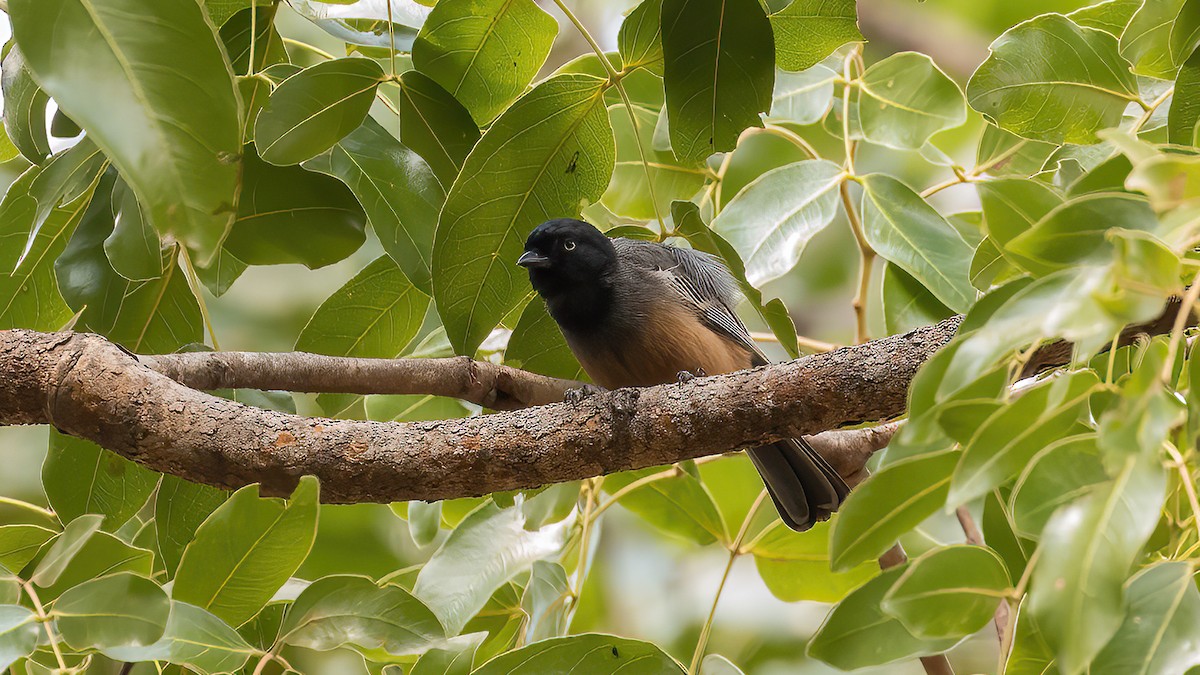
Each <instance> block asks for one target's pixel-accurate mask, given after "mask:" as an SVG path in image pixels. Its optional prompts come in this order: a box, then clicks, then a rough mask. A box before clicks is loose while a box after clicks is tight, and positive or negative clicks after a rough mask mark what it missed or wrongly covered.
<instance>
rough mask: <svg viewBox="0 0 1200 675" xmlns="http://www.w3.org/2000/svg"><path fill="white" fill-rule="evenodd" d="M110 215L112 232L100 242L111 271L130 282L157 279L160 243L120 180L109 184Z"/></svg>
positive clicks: (130, 191)
mask: <svg viewBox="0 0 1200 675" xmlns="http://www.w3.org/2000/svg"><path fill="white" fill-rule="evenodd" d="M112 212H113V231H112V234H110V235H108V238H106V239H105V240H104V253H105V255H107V256H108V262H109V264H110V265H112V267H113V270H115V271H116V273H117V274H120V275H121V276H122V277H125V278H126V279H129V280H130V281H149V280H150V279H157V278H159V277H161V276H162V275H163V251H162V248H163V247H162V241H161V240H159V238H158V233H157V232H155V231H154V228H153V227H150V221H148V220H146V218H145V214H143V213H142V205H141V204H139V203H138V200H137V197H136V196H134V194H133V190H130V189H129V186H127V185H126V184H125V182H124V181H121V180H118V181H117V182H116V183H115V184H114V185H113V196H112Z"/></svg>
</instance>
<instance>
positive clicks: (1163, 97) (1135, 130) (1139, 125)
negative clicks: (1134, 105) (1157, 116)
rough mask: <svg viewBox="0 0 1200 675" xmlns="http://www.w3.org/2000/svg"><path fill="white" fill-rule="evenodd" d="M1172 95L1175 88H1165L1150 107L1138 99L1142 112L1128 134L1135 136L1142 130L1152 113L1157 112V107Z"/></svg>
mask: <svg viewBox="0 0 1200 675" xmlns="http://www.w3.org/2000/svg"><path fill="white" fill-rule="evenodd" d="M1174 93H1175V86H1174V85H1172V86H1170V87H1167V90H1166V91H1164V92H1163V93H1161V94H1159V95H1158V98H1156V99H1154V101H1152V102H1151V103H1150V105H1146V104H1145V103H1143V102H1142V101H1141V99H1138V103H1139V104H1141V106H1142V110H1143V112H1142V116H1141V117H1139V118H1138V121H1137V122H1135V123H1134V125H1133V127H1132V128H1130V132H1132V133H1133V135H1135V136H1136V135H1137V134H1138V132H1139V131H1141V130H1142V127H1144V126H1146V122H1149V121H1150V118H1151V117H1153V116H1154V111H1156V110H1158V108H1159V106H1161V105H1162V104H1163V103H1166V101H1167V99H1168V98H1171V95H1172V94H1174Z"/></svg>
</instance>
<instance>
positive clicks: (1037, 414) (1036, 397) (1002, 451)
mask: <svg viewBox="0 0 1200 675" xmlns="http://www.w3.org/2000/svg"><path fill="white" fill-rule="evenodd" d="M1099 383H1100V380H1099V378H1097V377H1096V373H1095V372H1093V371H1090V370H1084V371H1078V372H1075V373H1072V374H1071V375H1066V376H1063V377H1059V378H1055V379H1053V380H1052V381H1050V382H1047V383H1045V384H1043V385H1041V386H1038V387H1035V388H1033V389H1031V390H1029V391H1026V392H1025V393H1024V394H1022V395H1021V396H1020V397H1019V398H1017V399H1016V400H1015V401H1012V402H1011V403H1009V404H1008V405H1006V406H1004V407H1002V408H1001V409H999V410H997V411H996V412H995V413H994V414H992V415H991V416H990V417H988V419H987V421H986V422H984V423H983V424H982V425H980V426H979V430H978V431H977V432H976V433H975V436H974V437H973V438H972V439H971V441H970V442H969V443H966V444H965V445H964V446H963V453H962V457H961V458H960V459H959V462H958V467H957V468H955V470H954V479H953V480H952V481H951V482H950V494H949V495H948V496H947V498H946V504H947V506H958V505H960V504H964V503H966V502H968V501H970V500H972V499H975V498H977V497H980V496H982V495H984V494H985V493H987V492H989V491H990V490H992V488H995V487H998V486H999V485H1000V484H1002V483H1003V482H1005V481H1007V480H1008V479H1009V478H1011V477H1012V476H1013V475H1015V474H1016V473H1017V472H1018V471H1020V470H1021V469H1022V468H1023V467H1025V465H1026V464H1028V463H1029V461H1030V460H1031V459H1032V458H1033V456H1034V455H1035V454H1037V452H1038V451H1039V450H1041V449H1042V448H1044V447H1046V446H1047V445H1050V444H1051V443H1053V442H1055V441H1057V440H1059V439H1060V438H1061V437H1062V436H1063V434H1065V433H1067V431H1068V430H1070V429H1071V427H1072V426H1074V424H1075V420H1076V419H1078V418H1079V416H1080V415H1081V414H1083V413H1084V411H1085V410H1086V406H1087V401H1088V397H1089V396H1090V395H1091V393H1092V391H1093V390H1094V389H1095V387H1096V386H1097V385H1098V384H1099Z"/></svg>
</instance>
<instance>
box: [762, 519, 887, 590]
mask: <svg viewBox="0 0 1200 675" xmlns="http://www.w3.org/2000/svg"><path fill="white" fill-rule="evenodd" d="M829 528H830V525H829V523H817V524H816V525H814V526H813V528H812V530H810V531H808V532H803V533H801V532H793V531H791V530H789V529H788V528H787V527H785V526H784V525H783V522H782V521H780V520H778V519H776V520H774V521H773V522H772V523H771V524H770V525H769V526H768V528H767V529H765V530H763V532H762V533H760V534H758V535H756V536H755V538H754V542H753V545H752V546H751V547H750V550H749V552H750V553H751V554H752V555H753V556H754V566H755V568H756V569H757V570H758V576H759V577H761V578H762V580H763V583H764V584H766V586H767V589H768V590H770V591H771V594H772V595H774V596H775V597H777V598H779V599H780V600H783V601H784V602H797V601H799V600H814V601H817V602H838V601H840V600H841V599H842V598H843V597H845V596H846V594H847V593H849V592H850V591H851V590H853V589H855V588H857V587H858V586H860V585H862V584H863V582H865V581H867V580H868V579H870V578H872V577H874V576H875V575H877V574H879V567H878V565H876V564H875V563H873V562H868V563H865V564H862V565H856V566H855V567H852V568H850V569H849V570H847V571H844V572H834V571H832V570H831V569H830V565H829Z"/></svg>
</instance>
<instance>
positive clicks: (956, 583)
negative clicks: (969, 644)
mask: <svg viewBox="0 0 1200 675" xmlns="http://www.w3.org/2000/svg"><path fill="white" fill-rule="evenodd" d="M1010 585H1011V582H1010V581H1009V578H1008V572H1007V571H1006V570H1005V568H1004V562H1003V561H1001V560H1000V556H998V555H996V553H995V552H994V551H992V550H991V549H989V548H987V547H984V546H973V545H957V546H946V547H944V548H936V549H933V550H932V551H930V552H928V553H926V554H924V555H922V556H920V557H919V558H917V559H916V560H913V561H912V562H911V563H909V565H908V567H907V568H906V569H905V570H904V574H902V575H900V578H899V579H898V580H897V581H896V583H895V584H894V585H893V586H892V587H891V589H890V590H888V592H887V594H886V595H884V596H883V601H882V602H881V606H882V608H883V611H884V612H886V613H887V614H890V615H891V616H894V617H896V618H897V619H899V620H900V623H902V624H904V627H905V628H906V629H908V631H909V632H910V633H912V634H913V636H915V637H918V638H924V639H937V638H960V637H965V636H967V635H971V634H972V633H974V632H976V631H978V630H979V629H981V628H983V627H984V626H986V625H987V623H988V622H989V621H991V620H992V615H993V614H995V612H996V607H997V606H998V605H999V604H1000V602H1001V601H1002V600H1003V599H1004V597H1005V595H1006V594H1007V592H1008V590H1009V586H1010Z"/></svg>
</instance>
